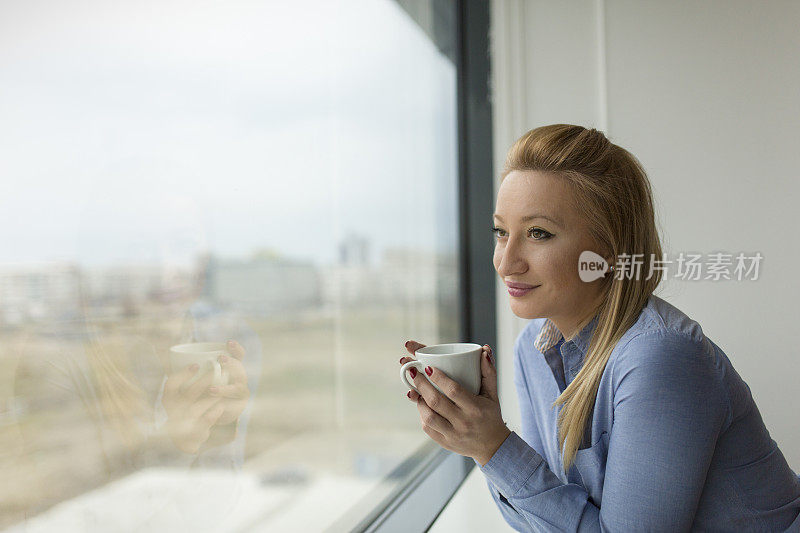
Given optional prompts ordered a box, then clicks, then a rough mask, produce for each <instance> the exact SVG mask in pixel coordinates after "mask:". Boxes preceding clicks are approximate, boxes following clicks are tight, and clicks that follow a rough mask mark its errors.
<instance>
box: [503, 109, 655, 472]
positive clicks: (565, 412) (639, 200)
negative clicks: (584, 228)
mask: <svg viewBox="0 0 800 533" xmlns="http://www.w3.org/2000/svg"><path fill="white" fill-rule="evenodd" d="M515 170H519V171H530V170H534V171H543V172H548V173H553V174H554V175H558V176H561V177H563V178H564V179H566V180H567V182H568V183H569V184H570V185H571V188H572V190H573V195H574V203H575V205H576V206H579V207H580V208H581V209H580V210H581V212H582V213H584V216H585V217H586V220H587V222H588V225H589V228H590V229H589V231H590V233H591V236H592V237H593V238H594V239H595V241H596V242H597V243H598V244H599V245H600V246H602V247H603V248H605V250H606V251H608V253H610V254H611V257H612V258H615V259H614V263H616V258H617V257H618V256H620V254H630V255H629V256H626V257H630V256H631V255H633V254H643V256H642V262H641V271H640V274H639V275H638V276H637V275H633V276H630V275H625V272H619V271H618V270H617V266H618V265H616V264H614V269H615V272H614V275H611V276H606V277H605V279H604V281H603V287H602V291H603V297H602V299H601V303H600V304H599V306H598V308H597V310H596V312H595V314H594V315H590V317H589V318H587V319H586V320H585V321H584V323H583V324H580V325H579V328H578V330H577V331H581V330H582V329H583V327H584V326H586V325H587V324H588V323H589V322H590V321H591V320H592V319H593V318H594V316H597V319H598V320H597V326H596V328H595V330H594V332H593V334H592V338H591V340H590V342H589V348H588V350H587V352H586V356H585V358H584V363H583V366H582V368H581V370H580V372H579V373H578V375H577V376H575V379H574V380H573V381H572V383H570V384H569V386H568V387H567V388H566V389H565V390H564V392H562V393H561V395H560V396H559V397H558V398H557V399H556V401H555V402H554V403H553V407H554V408H555V407H556V406H557V405H563V408H562V410H561V412H560V413H559V415H558V444H559V449H561V450H562V453H563V461H564V471H565V472H566V471H567V470H569V468H570V466H571V465H572V463H573V461H574V459H575V453H576V452H577V450H578V447H579V445H580V443H581V441H582V439H583V434H584V431H585V430H586V427H587V424H588V423H590V422H591V420H590V418H589V417H590V416H591V414H592V411H593V408H594V402H595V398H596V396H597V389H598V387H599V385H600V378H601V377H602V375H603V370H605V367H606V363H607V362H608V358H609V356H610V355H611V352H612V350H613V349H614V347H615V346H616V344H617V342H618V341H619V339H620V338H621V337H622V336H623V335H624V333H625V332H626V331H627V330H628V329H629V328H630V327H631V326H632V325H633V324H634V323H635V322H636V319H637V318H638V316H639V314H640V313H641V311H642V308H643V307H644V306H645V305H646V303H647V300H648V298H649V297H650V295H651V294H652V293H653V291H654V290H655V289H656V287H657V286H658V284H659V283H660V281H661V271H660V270H657V269H656V270H654V272H653V274H652V276H651V277H650V279H644V278H646V277H648V274H649V272H650V264H651V260H652V259H653V258H656V259H661V258H662V251H661V241H660V239H659V233H658V229H657V227H656V221H655V210H654V207H653V195H652V190H651V186H650V182H649V180H648V179H647V174H646V173H645V171H644V168H643V167H642V165H641V163H640V162H639V161H638V160H637V159H636V158H635V157H634V156H633V155H632V154H631V153H630V152H628V151H627V150H625V149H624V148H620V147H619V146H617V145H615V144H613V143H612V142H610V141H609V140H608V139H607V138H606V136H605V135H603V133H602V132H600V131H597V130H596V129H586V128H584V127H583V126H575V125H571V124H552V125H549V126H542V127H540V128H536V129H533V130H530V131H529V132H527V133H526V134H524V135H523V136H522V137H520V138H519V139H518V140H517V141H516V142H515V143H514V145H513V146H512V147H511V149H510V150H509V151H508V155H507V157H506V161H505V165H504V168H503V171H502V174H501V180H502V179H505V177H506V176H507V175H508V174H509V173H510V172H512V171H515ZM651 254H652V255H651ZM637 257H638V256H637ZM632 274H635V272H633V273H632ZM629 277H630V278H632V279H628V278H629Z"/></svg>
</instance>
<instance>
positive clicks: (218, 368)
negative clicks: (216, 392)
mask: <svg viewBox="0 0 800 533" xmlns="http://www.w3.org/2000/svg"><path fill="white" fill-rule="evenodd" d="M211 366H212V367H213V368H214V377H213V378H212V380H211V384H212V385H213V386H214V387H220V386H222V385H223V383H222V365H221V364H219V361H217V360H216V359H211ZM225 377H228V373H227V372H225Z"/></svg>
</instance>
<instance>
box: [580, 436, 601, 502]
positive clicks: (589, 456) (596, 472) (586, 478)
mask: <svg viewBox="0 0 800 533" xmlns="http://www.w3.org/2000/svg"><path fill="white" fill-rule="evenodd" d="M607 456H608V432H607V431H604V432H602V433H601V434H600V437H599V438H598V439H597V441H596V442H595V443H594V444H592V445H591V446H590V447H589V448H584V449H582V450H578V451H577V452H576V453H575V461H574V462H573V466H574V467H575V468H576V469H577V471H578V474H579V475H580V479H581V484H582V485H583V487H584V488H585V489H586V491H587V492H588V493H589V499H590V500H591V502H592V503H593V504H594V505H595V506H597V507H600V503H601V501H602V499H603V481H604V480H605V477H606V458H607Z"/></svg>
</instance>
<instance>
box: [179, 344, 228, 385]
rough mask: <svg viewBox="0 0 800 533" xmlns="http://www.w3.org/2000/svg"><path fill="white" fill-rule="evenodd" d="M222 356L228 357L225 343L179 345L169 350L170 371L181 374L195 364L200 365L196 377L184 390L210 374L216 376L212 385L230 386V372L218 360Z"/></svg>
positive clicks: (192, 378)
mask: <svg viewBox="0 0 800 533" xmlns="http://www.w3.org/2000/svg"><path fill="white" fill-rule="evenodd" d="M220 355H228V350H227V349H226V348H225V343H224V342H191V343H188V344H177V345H175V346H173V347H172V348H170V349H169V364H170V370H171V371H172V372H173V373H175V372H180V371H181V370H183V369H184V368H186V367H187V366H189V365H192V364H194V363H197V364H198V365H200V370H198V371H197V372H196V373H195V375H194V376H192V377H190V378H189V379H188V380H187V381H186V383H185V384H184V385H183V387H182V388H184V389H185V388H186V387H189V386H191V385H192V384H193V383H195V382H196V381H197V380H198V379H200V378H202V377H203V376H205V375H206V374H208V373H209V372H212V373H213V374H214V376H213V378H212V380H211V385H213V386H214V387H221V386H223V385H227V384H228V371H227V370H225V369H224V368H222V365H220V364H219V360H218V359H217V358H218V357H219V356H220Z"/></svg>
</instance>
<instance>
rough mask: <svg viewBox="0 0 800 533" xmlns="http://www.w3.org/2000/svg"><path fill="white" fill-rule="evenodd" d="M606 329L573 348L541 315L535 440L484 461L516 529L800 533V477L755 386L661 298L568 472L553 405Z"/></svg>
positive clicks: (517, 360)
mask: <svg viewBox="0 0 800 533" xmlns="http://www.w3.org/2000/svg"><path fill="white" fill-rule="evenodd" d="M596 325H597V317H595V318H594V319H593V320H592V322H590V323H589V324H588V325H587V326H586V327H585V328H584V329H583V330H582V331H581V332H580V333H579V334H578V335H576V336H575V337H574V338H573V339H572V340H570V341H568V342H564V339H563V337H562V336H561V334H560V333H559V332H558V330H557V329H556V328H555V325H554V324H553V323H552V322H551V321H550V320H548V319H543V318H540V319H535V320H532V321H531V322H530V323H529V324H528V325H527V326H526V327H525V329H524V330H523V331H522V333H520V335H519V337H518V338H517V341H516V344H515V346H514V381H515V384H516V389H517V394H518V397H519V403H520V411H521V415H522V430H521V433H522V434H521V435H518V434H517V433H516V432H512V433H511V435H509V437H508V438H507V439H506V440H505V441H504V442H503V444H502V445H501V446H500V448H499V449H498V450H497V452H495V454H494V455H493V456H492V458H491V459H490V460H489V461H488V462H487V463H486V464H485V465H484V466H480V464H478V466H479V468H480V469H481V471H482V472H483V473H484V475H485V476H486V478H487V484H488V486H489V490H490V491H491V494H492V497H493V498H494V500H495V502H496V503H497V505H498V507H499V508H500V511H501V513H502V514H503V516H504V517H505V519H506V521H507V522H508V523H509V524H510V525H511V526H512V527H514V528H515V529H516V530H518V531H548V532H549V531H626V532H627V531H669V532H675V531H688V530H690V529H691V530H704V531H800V516H798V514H800V479H798V476H797V475H796V474H795V473H794V472H793V471H792V470H791V468H790V467H789V465H788V464H787V463H786V460H785V458H784V456H783V454H782V453H781V451H780V449H778V446H777V444H776V443H775V441H774V440H773V439H772V438H771V437H770V435H769V432H768V431H767V428H766V427H765V426H764V422H763V421H762V419H761V415H760V413H759V412H758V409H757V408H756V405H755V403H754V401H753V397H752V396H751V394H750V388H749V387H748V386H747V384H746V383H745V382H744V381H743V380H742V378H741V377H740V376H739V374H737V372H736V370H734V368H733V366H732V365H731V362H730V361H729V360H728V357H727V356H726V355H725V353H724V352H723V351H722V350H721V349H720V348H719V347H718V346H717V345H716V344H714V342H712V341H711V339H709V338H708V337H706V336H705V335H704V334H703V331H702V329H701V328H700V325H699V324H698V323H697V322H695V321H694V320H692V319H690V318H689V317H687V316H686V315H685V314H684V313H683V312H681V311H680V310H679V309H677V308H676V307H674V306H672V305H670V304H669V303H667V302H666V301H664V300H662V299H661V298H658V297H657V296H655V295H652V296H650V298H649V300H648V302H647V305H646V306H645V307H644V308H643V310H642V312H641V314H640V315H639V317H638V319H637V322H636V323H635V324H634V325H633V326H632V327H631V328H630V329H629V330H628V331H627V332H626V333H625V335H624V336H623V337H622V339H621V340H620V341H619V342H618V343H617V345H616V347H615V348H614V351H613V352H612V353H611V356H610V358H609V360H608V364H607V365H606V367H605V370H604V371H603V375H602V378H601V380H600V386H599V388H598V391H597V398H596V401H595V405H594V411H593V413H592V415H591V417H590V422H589V424H588V425H587V428H586V430H585V432H584V439H583V444H582V445H581V447H580V448H581V449H579V450H578V452H577V455H576V457H575V462H574V464H573V465H572V466H571V467H570V469H569V472H567V473H566V474H565V473H564V471H563V466H562V464H563V463H562V456H561V453H560V451H559V448H558V438H557V433H556V427H557V425H556V424H557V422H556V421H557V417H558V412H559V410H560V409H561V406H558V407H556V408H552V407H551V406H552V404H553V402H554V401H555V399H556V398H557V397H558V396H559V395H560V394H561V392H562V391H563V390H564V389H565V388H566V386H567V385H569V383H571V382H572V380H573V379H574V377H575V375H576V374H577V373H578V371H579V370H580V368H581V366H582V364H583V357H584V355H585V353H586V350H587V348H588V345H589V341H590V340H591V334H592V332H593V331H594V329H595V327H596ZM537 346H538V347H540V348H542V350H539V349H537ZM476 464H477V462H476ZM787 528H788V529H787Z"/></svg>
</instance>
